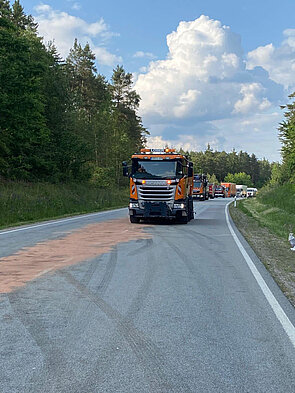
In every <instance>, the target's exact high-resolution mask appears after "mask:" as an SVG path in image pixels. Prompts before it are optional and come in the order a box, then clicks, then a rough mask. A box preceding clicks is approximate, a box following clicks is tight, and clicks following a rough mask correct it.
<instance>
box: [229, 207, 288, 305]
mask: <svg viewBox="0 0 295 393" xmlns="http://www.w3.org/2000/svg"><path fill="white" fill-rule="evenodd" d="M229 211H230V215H231V217H232V219H233V221H234V223H235V225H236V226H237V228H238V229H239V231H240V232H241V234H242V235H243V236H244V237H245V239H246V240H247V241H248V243H249V244H250V246H251V247H252V249H253V250H254V251H255V253H256V255H257V256H258V257H259V259H260V260H261V261H262V263H263V264H264V265H265V266H266V268H267V269H268V270H269V272H270V273H271V275H272V276H273V278H274V280H275V281H276V282H277V284H278V285H279V286H280V288H281V289H282V291H283V292H284V294H285V295H286V297H287V298H288V299H289V301H290V302H291V304H292V305H293V306H294V307H295V253H294V252H293V251H290V245H289V242H288V241H287V240H285V239H283V238H281V237H279V236H278V235H276V234H274V233H273V232H271V231H270V230H269V229H268V228H267V227H266V226H264V225H262V223H261V222H260V220H259V215H255V216H254V217H253V216H250V215H248V214H245V213H244V212H243V211H242V210H241V209H239V208H235V207H234V206H233V204H231V205H230V209H229Z"/></svg>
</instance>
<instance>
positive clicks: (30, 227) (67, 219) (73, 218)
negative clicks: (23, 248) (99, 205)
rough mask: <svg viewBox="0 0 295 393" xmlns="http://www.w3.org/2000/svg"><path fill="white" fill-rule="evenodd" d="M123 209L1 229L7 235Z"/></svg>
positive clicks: (0, 232)
mask: <svg viewBox="0 0 295 393" xmlns="http://www.w3.org/2000/svg"><path fill="white" fill-rule="evenodd" d="M123 209H125V207H122V208H120V209H114V210H108V211H105V212H98V213H90V214H83V215H80V216H76V217H71V218H60V219H58V220H54V221H49V222H45V223H44V224H37V225H30V226H27V227H21V228H16V229H10V230H8V231H0V236H1V235H7V234H9V233H13V232H21V231H27V230H28V229H35V228H40V227H46V226H48V225H54V224H63V223H64V222H67V221H74V220H81V219H83V218H89V217H93V216H100V215H104V214H110V213H114V212H117V211H120V210H123Z"/></svg>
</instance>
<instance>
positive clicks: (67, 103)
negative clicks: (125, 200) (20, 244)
mask: <svg viewBox="0 0 295 393" xmlns="http://www.w3.org/2000/svg"><path fill="white" fill-rule="evenodd" d="M37 28H38V26H37V24H36V23H35V22H34V20H33V17H32V16H31V15H26V14H25V13H24V9H23V7H22V5H21V4H20V2H19V1H18V0H16V1H15V2H14V4H13V5H12V6H11V5H10V3H9V1H7V0H0V176H1V178H2V179H9V180H22V181H30V182H36V181H45V182H53V183H57V182H67V181H68V182H71V181H75V182H79V181H85V180H92V181H94V182H97V183H100V184H101V185H102V186H108V185H109V182H112V183H113V182H116V184H118V185H120V182H121V179H122V176H121V168H120V163H121V161H123V159H126V156H127V157H128V156H130V155H131V154H132V153H133V152H134V151H136V150H138V149H139V148H140V147H142V146H143V145H144V143H145V141H146V136H147V135H148V132H147V130H146V129H145V128H144V127H143V125H142V121H141V118H140V117H139V116H138V114H137V109H138V106H139V102H140V97H139V96H138V94H136V92H135V91H134V90H133V89H132V84H133V82H132V74H131V73H128V72H126V71H125V70H124V68H123V67H122V66H119V65H118V66H117V67H116V68H115V69H114V70H113V74H112V77H111V80H110V81H107V80H106V78H105V77H104V76H103V75H101V74H100V73H99V72H98V71H97V69H96V63H95V56H94V54H93V52H92V51H91V48H90V47H89V45H88V44H86V45H85V46H84V47H83V46H81V44H80V43H79V42H78V41H77V40H75V42H74V43H73V47H72V48H71V50H70V53H69V55H68V56H67V58H66V59H65V60H64V59H62V58H61V57H60V56H59V54H58V52H57V49H56V47H55V46H54V44H53V43H48V45H47V46H46V45H45V43H44V42H43V41H42V37H39V36H38V33H37Z"/></svg>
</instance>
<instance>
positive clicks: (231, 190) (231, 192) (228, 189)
mask: <svg viewBox="0 0 295 393" xmlns="http://www.w3.org/2000/svg"><path fill="white" fill-rule="evenodd" d="M221 185H222V186H223V187H224V189H225V197H226V198H232V197H235V196H236V194H237V190H236V185H235V183H221Z"/></svg>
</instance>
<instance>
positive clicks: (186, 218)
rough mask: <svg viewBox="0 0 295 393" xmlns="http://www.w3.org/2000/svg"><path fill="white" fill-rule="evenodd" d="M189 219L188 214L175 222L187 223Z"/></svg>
mask: <svg viewBox="0 0 295 393" xmlns="http://www.w3.org/2000/svg"><path fill="white" fill-rule="evenodd" d="M188 221H189V219H188V216H181V217H179V218H178V220H177V222H178V223H179V224H187V223H188Z"/></svg>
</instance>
